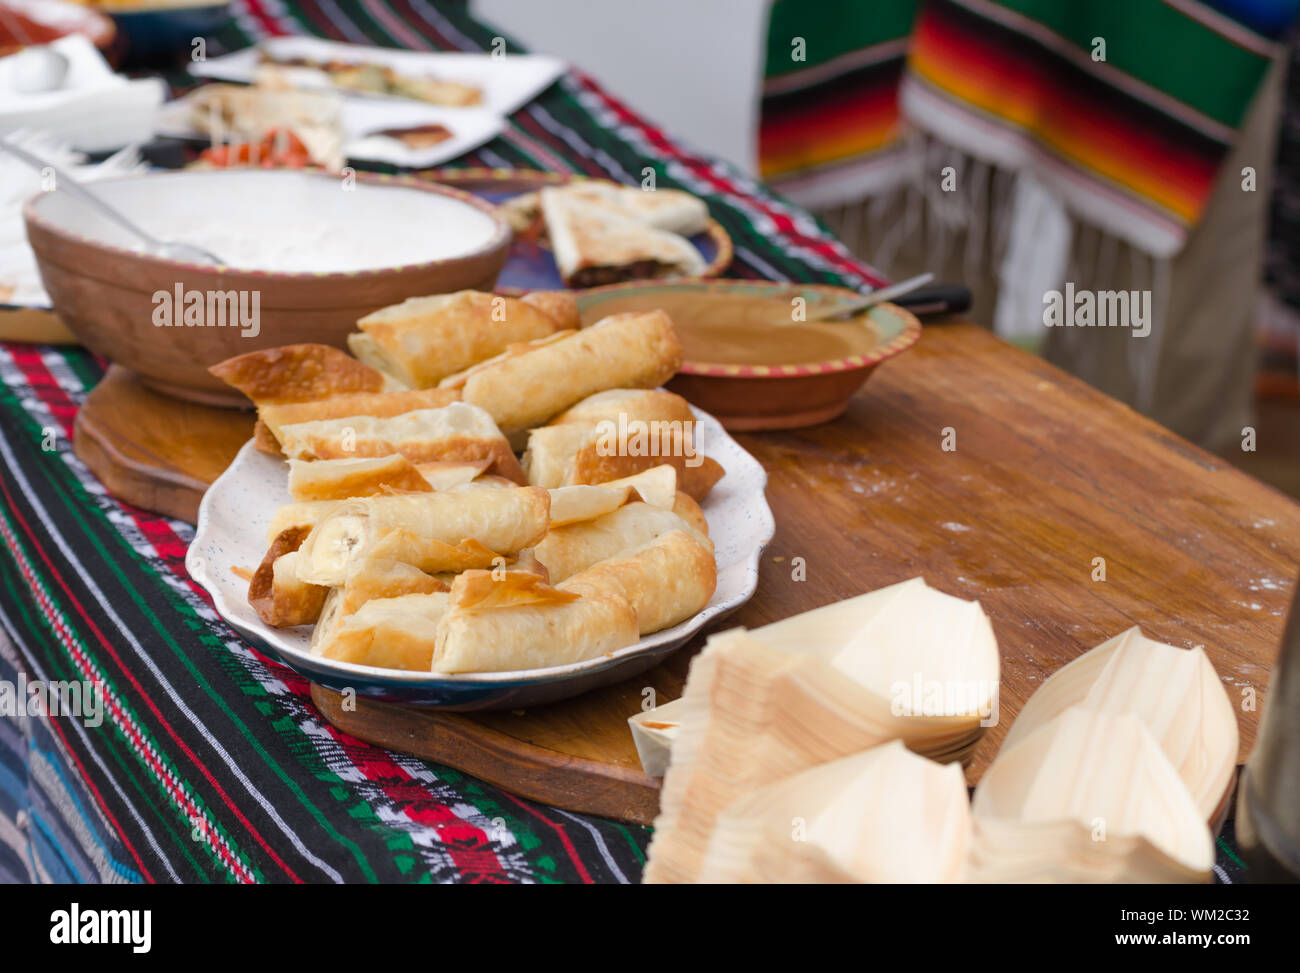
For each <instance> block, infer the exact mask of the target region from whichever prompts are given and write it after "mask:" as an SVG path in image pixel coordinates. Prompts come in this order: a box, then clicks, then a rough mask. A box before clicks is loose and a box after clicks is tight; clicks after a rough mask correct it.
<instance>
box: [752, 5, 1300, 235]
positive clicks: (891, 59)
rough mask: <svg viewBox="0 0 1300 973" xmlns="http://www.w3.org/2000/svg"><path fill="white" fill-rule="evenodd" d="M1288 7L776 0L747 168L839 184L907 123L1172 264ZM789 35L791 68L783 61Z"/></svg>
mask: <svg viewBox="0 0 1300 973" xmlns="http://www.w3.org/2000/svg"><path fill="white" fill-rule="evenodd" d="M1297 9H1300V2H1297V0H1124V2H1122V3H1118V2H1115V0H1072V2H1070V3H1061V2H1060V0H878V2H876V3H872V4H861V5H855V4H852V3H851V2H849V0H836V2H835V3H825V4H819V5H816V6H815V7H810V6H809V5H807V4H799V3H798V2H797V0H777V2H776V4H775V5H774V7H773V11H772V18H771V26H770V31H769V37H768V53H767V68H766V73H767V80H766V84H765V93H764V99H763V114H762V123H761V135H760V155H761V160H760V163H761V164H760V170H761V172H762V174H763V176H764V178H765V179H767V180H768V181H769V182H773V184H774V185H776V186H777V188H780V189H783V190H785V191H789V192H791V195H792V198H795V199H797V200H799V201H801V202H808V201H809V200H810V199H816V198H817V197H818V196H819V195H823V194H822V193H819V192H818V186H819V184H821V185H822V186H826V185H834V184H839V185H840V186H845V185H846V182H845V180H846V175H845V174H846V172H848V171H851V170H854V169H856V170H857V171H859V172H862V171H864V170H865V169H867V168H868V164H869V162H870V157H871V156H872V155H873V154H880V153H887V152H891V151H896V150H897V148H898V145H897V143H898V142H899V140H900V139H902V138H903V135H904V131H905V128H906V127H911V128H913V129H916V130H919V131H921V132H924V133H925V134H926V135H928V136H930V137H933V138H934V139H936V140H937V141H939V142H941V143H942V144H944V145H947V146H950V147H953V148H956V149H958V150H960V151H962V152H966V153H969V154H970V155H971V156H973V157H975V158H977V159H979V160H981V161H984V162H988V163H991V164H993V165H996V166H1000V167H1004V168H1007V169H1010V170H1015V171H1022V170H1029V171H1032V172H1033V173H1034V175H1035V176H1036V177H1037V178H1038V179H1039V181H1040V182H1042V183H1043V184H1044V185H1045V186H1047V187H1049V188H1051V189H1053V190H1054V191H1056V192H1057V193H1058V194H1059V195H1060V196H1061V197H1062V198H1063V199H1064V200H1065V202H1066V204H1067V206H1069V207H1070V208H1071V209H1072V210H1073V211H1074V212H1075V213H1077V214H1078V215H1079V216H1081V217H1082V218H1084V219H1085V220H1086V221H1088V222H1090V223H1092V224H1093V225H1095V226H1097V227H1099V228H1100V229H1102V230H1105V231H1107V232H1110V233H1112V234H1114V235H1116V236H1119V237H1121V238H1123V239H1126V240H1128V241H1129V242H1131V243H1132V244H1134V245H1135V246H1137V247H1139V248H1140V249H1142V250H1143V251H1145V252H1147V253H1150V254H1152V255H1154V256H1160V257H1164V256H1171V255H1173V254H1174V253H1176V252H1177V251H1178V250H1179V249H1180V248H1181V246H1182V244H1183V241H1184V240H1185V238H1186V234H1187V231H1188V228H1189V227H1191V226H1192V225H1194V224H1195V223H1196V220H1197V218H1198V217H1199V216H1200V214H1201V212H1202V210H1203V208H1204V206H1205V204H1206V201H1207V199H1208V197H1209V194H1210V190H1211V187H1212V184H1213V181H1214V178H1215V174H1216V173H1217V171H1218V168H1219V165H1220V163H1221V162H1222V160H1223V159H1224V157H1225V155H1226V153H1227V151H1228V149H1229V148H1230V147H1231V145H1232V144H1233V139H1234V137H1235V135H1236V132H1237V130H1238V128H1239V126H1240V125H1241V123H1242V119H1243V117H1244V115H1245V113H1246V111H1247V109H1248V108H1249V106H1250V102H1251V100H1252V98H1253V97H1254V94H1255V92H1256V90H1257V89H1258V87H1259V84H1260V82H1261V80H1262V79H1263V77H1264V75H1265V73H1266V72H1267V70H1268V68H1269V66H1270V64H1271V63H1272V61H1273V60H1274V58H1275V57H1277V55H1278V54H1279V53H1280V51H1281V46H1280V44H1279V42H1278V39H1279V37H1280V36H1281V35H1282V33H1283V32H1284V31H1285V30H1286V28H1287V27H1288V26H1289V24H1290V23H1291V21H1292V20H1293V19H1294V17H1295V14H1296V11H1297ZM909 22H910V27H909V26H905V25H907V24H909ZM799 37H803V38H804V39H805V40H806V42H807V43H806V51H805V56H806V60H805V61H797V60H793V59H792V52H794V51H795V50H797V42H796V41H795V40H794V39H795V38H799ZM800 119H802V120H800ZM904 122H905V123H906V125H904V124H903V123H904ZM904 158H905V157H904ZM876 178H877V180H879V179H880V178H881V177H880V176H877V177H876ZM870 191H871V190H870V189H869V188H866V189H864V191H863V192H861V193H859V195H858V197H857V198H858V199H860V198H862V196H863V195H868V194H869V193H870ZM850 201H855V200H853V199H851V198H850V197H849V196H842V197H841V198H840V199H839V200H837V202H850Z"/></svg>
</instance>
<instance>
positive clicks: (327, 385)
mask: <svg viewBox="0 0 1300 973" xmlns="http://www.w3.org/2000/svg"><path fill="white" fill-rule="evenodd" d="M208 371H209V372H211V373H212V374H213V375H215V376H216V377H217V378H219V379H221V380H222V381H223V382H225V383H226V384H227V385H230V386H233V387H234V388H237V389H239V391H241V392H243V393H244V394H245V395H246V396H248V398H249V399H250V400H252V402H253V403H254V404H255V405H262V404H264V403H272V402H313V401H315V400H317V399H326V398H329V397H330V396H333V395H353V394H356V393H359V392H384V391H388V390H392V389H395V388H398V387H399V386H398V385H397V384H396V383H395V382H394V381H393V380H392V379H391V378H389V377H387V376H385V375H384V374H383V373H382V372H379V371H377V370H376V369H373V368H371V367H370V366H369V365H365V364H362V363H361V362H359V361H357V360H356V359H355V358H352V357H351V356H349V355H347V354H346V353H344V352H342V351H339V350H338V349H337V348H331V347H330V346H329V345H316V344H300V345H282V346H281V347H279V348H263V349H261V350H259V351H250V352H248V353H246V354H243V355H236V356H235V357H234V358H227V359H226V360H225V361H222V362H218V363H217V364H215V365H213V366H212V367H211V368H209V369H208Z"/></svg>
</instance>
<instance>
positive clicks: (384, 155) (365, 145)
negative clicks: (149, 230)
mask: <svg viewBox="0 0 1300 973" xmlns="http://www.w3.org/2000/svg"><path fill="white" fill-rule="evenodd" d="M196 94H197V92H191V93H190V94H189V95H187V96H186V97H184V98H178V99H177V100H176V101H171V102H168V103H167V104H165V105H163V106H162V108H160V109H158V113H157V115H156V117H155V121H154V131H155V133H156V134H158V135H166V136H169V137H171V138H181V139H206V136H204V135H203V134H202V133H200V132H199V130H198V129H196V128H195V127H194V123H193V122H192V121H191V120H190V118H191V114H190V99H191V98H192V97H194V96H195V95H196ZM339 116H340V118H339V120H340V122H341V123H342V125H343V139H344V142H343V152H344V154H345V155H346V156H347V157H348V158H349V159H354V160H357V161H363V162H386V163H388V164H390V165H395V166H402V167H405V168H423V167H426V166H436V165H441V164H442V163H444V162H447V161H449V160H451V159H455V158H456V157H457V156H461V155H464V154H465V153H466V152H470V151H472V150H473V149H477V148H478V147H479V146H480V145H482V144H483V143H484V142H490V141H492V139H494V138H496V137H497V136H498V135H499V134H500V133H501V129H502V128H503V127H504V126H505V121H504V120H503V119H502V117H501V116H500V115H497V114H495V113H493V112H490V111H483V110H475V109H471V108H442V107H439V106H437V105H423V104H421V103H419V102H417V101H406V100H398V99H395V98H390V99H382V100H381V99H375V98H371V99H361V98H341V99H339ZM419 125H443V126H446V128H447V130H448V131H449V132H451V138H449V139H447V140H446V141H443V142H439V143H438V144H437V145H432V146H429V147H428V148H426V149H413V148H410V147H408V146H406V145H403V144H402V143H401V142H399V141H397V140H396V139H392V138H385V137H384V136H382V135H374V134H372V133H374V132H378V131H382V130H383V129H388V128H414V127H416V126H419Z"/></svg>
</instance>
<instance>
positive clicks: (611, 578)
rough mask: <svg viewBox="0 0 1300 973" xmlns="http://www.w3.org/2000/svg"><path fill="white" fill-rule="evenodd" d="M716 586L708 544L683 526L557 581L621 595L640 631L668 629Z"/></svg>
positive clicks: (581, 590)
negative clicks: (633, 614) (632, 613)
mask: <svg viewBox="0 0 1300 973" xmlns="http://www.w3.org/2000/svg"><path fill="white" fill-rule="evenodd" d="M717 585H718V566H717V562H716V561H715V560H714V559H713V546H712V545H711V544H707V542H706V543H701V542H700V541H699V540H697V539H696V538H695V537H693V536H691V534H688V533H687V532H686V531H683V530H672V531H669V532H668V533H666V534H662V535H660V536H659V537H656V538H655V539H654V540H652V541H650V542H649V543H648V544H644V545H642V546H641V547H639V548H636V549H635V550H632V551H629V552H627V553H626V554H623V555H620V556H619V557H613V558H608V559H606V560H604V561H599V562H597V563H596V564H593V565H592V566H591V567H589V568H587V569H586V570H585V571H579V572H578V573H577V574H575V575H573V576H572V577H570V578H568V579H567V580H566V581H563V582H561V583H560V584H559V586H558V587H559V588H560V589H561V590H562V591H573V592H576V593H577V594H580V595H582V596H583V597H591V596H593V595H595V594H597V593H603V594H612V595H618V596H621V597H623V598H625V599H627V601H628V602H629V603H630V604H631V605H632V607H633V608H634V609H636V618H637V624H638V625H639V626H640V629H641V634H642V635H649V634H650V633H651V632H658V631H660V630H661V629H665V628H671V627H672V626H674V625H676V624H677V623H678V622H684V621H685V620H686V619H688V618H690V617H692V616H693V615H695V614H696V613H698V612H700V611H702V610H703V608H704V606H705V605H707V604H708V603H709V599H710V598H712V597H713V591H714V589H715V588H716V587H717Z"/></svg>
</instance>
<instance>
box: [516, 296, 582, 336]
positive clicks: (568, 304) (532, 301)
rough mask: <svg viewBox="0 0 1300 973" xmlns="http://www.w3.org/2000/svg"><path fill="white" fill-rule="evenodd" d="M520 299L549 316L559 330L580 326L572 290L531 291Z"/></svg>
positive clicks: (576, 300) (575, 298)
mask: <svg viewBox="0 0 1300 973" xmlns="http://www.w3.org/2000/svg"><path fill="white" fill-rule="evenodd" d="M520 300H521V301H523V302H524V303H525V304H528V305H531V306H532V307H535V308H537V310H539V311H541V312H542V313H543V314H545V315H546V316H547V317H549V318H551V319H552V320H553V321H554V322H555V323H556V324H557V325H558V326H559V330H560V331H574V330H577V329H578V328H581V327H582V318H580V317H579V316H578V299H577V297H575V296H574V293H573V291H532V292H531V293H529V294H525V295H524V296H523V297H521V298H520Z"/></svg>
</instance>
